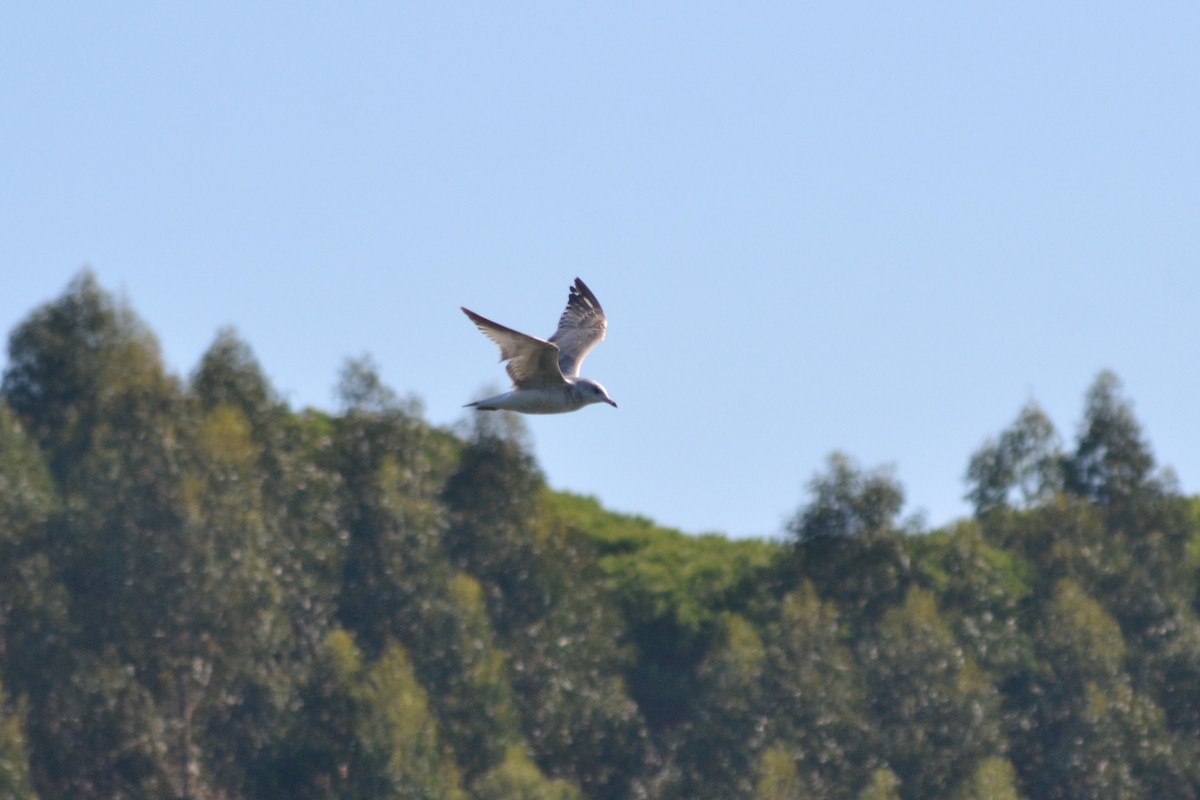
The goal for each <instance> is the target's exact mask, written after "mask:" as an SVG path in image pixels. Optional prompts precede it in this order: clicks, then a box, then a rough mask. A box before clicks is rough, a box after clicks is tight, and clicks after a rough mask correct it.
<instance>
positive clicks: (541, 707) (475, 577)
mask: <svg viewBox="0 0 1200 800" xmlns="http://www.w3.org/2000/svg"><path fill="white" fill-rule="evenodd" d="M9 356H10V357H9V363H8V366H7V369H6V371H5V374H4V377H3V382H2V386H0V684H2V686H3V689H2V690H0V796H3V797H18V798H27V797H28V798H32V797H36V796H41V797H72V798H83V800H90V799H91V798H129V799H130V800H134V798H144V797H175V798H188V800H204V799H205V798H228V800H265V799H266V798H278V797H288V798H297V800H326V799H327V798H454V799H455V800H464V798H467V797H471V798H478V799H479V800H483V799H484V798H488V800H491V798H507V797H511V798H547V799H553V800H576V798H579V799H580V800H582V798H590V799H592V800H601V799H603V800H627V799H628V800H633V799H634V798H641V799H643V800H696V799H697V798H699V799H701V800H702V799H703V798H721V799H722V800H725V799H726V798H731V797H757V798H785V797H786V798H813V799H814V800H853V798H871V799H872V800H887V799H888V798H897V799H898V798H904V800H916V799H917V798H925V797H950V798H955V799H956V800H968V799H969V800H975V799H976V798H999V799H1000V800H1017V799H1018V798H1028V799H1029V800H1041V799H1042V798H1050V799H1052V800H1058V799H1059V798H1062V799H1063V800H1066V799H1067V798H1092V797H1170V798H1183V800H1188V799H1189V798H1193V799H1194V798H1197V797H1198V796H1200V767H1198V766H1197V765H1198V764H1200V744H1197V742H1200V713H1198V712H1197V704H1196V702H1195V698H1196V697H1197V696H1200V613H1198V612H1200V600H1198V598H1200V591H1198V590H1197V586H1198V585H1200V583H1198V581H1197V577H1198V576H1200V555H1198V553H1200V544H1198V543H1200V500H1197V499H1196V498H1186V497H1182V496H1180V495H1179V494H1178V491H1177V489H1176V488H1175V487H1174V485H1173V484H1172V482H1171V481H1170V480H1169V479H1167V478H1166V477H1165V476H1163V475H1162V474H1161V473H1160V474H1157V475H1156V474H1155V473H1154V459H1153V455H1152V454H1151V452H1150V450H1149V447H1148V445H1147V443H1146V441H1145V438H1144V437H1143V435H1142V433H1141V427H1140V425H1139V424H1138V422H1137V420H1136V419H1135V418H1134V417H1133V414H1132V406H1131V404H1130V403H1129V402H1128V401H1127V400H1125V399H1123V397H1122V396H1121V395H1120V392H1119V384H1118V383H1117V381H1116V379H1115V377H1113V376H1112V375H1110V374H1108V373H1103V374H1101V375H1100V376H1099V378H1098V379H1097V381H1096V383H1095V384H1094V385H1093V386H1092V387H1091V389H1090V390H1089V391H1088V393H1087V396H1086V400H1085V408H1084V413H1083V422H1082V424H1081V426H1080V432H1079V436H1078V438H1077V440H1076V442H1075V449H1074V451H1073V452H1070V453H1064V452H1061V451H1060V449H1059V443H1058V440H1057V438H1056V436H1055V434H1054V430H1053V427H1052V426H1051V425H1050V424H1049V421H1048V420H1047V419H1046V418H1045V415H1044V414H1043V413H1042V412H1041V411H1040V410H1038V408H1037V407H1036V406H1035V405H1032V404H1031V405H1029V406H1027V407H1026V408H1025V409H1023V410H1022V411H1021V413H1020V414H1019V415H1018V417H1017V419H1016V420H1015V422H1014V423H1013V424H1012V426H1010V427H1009V428H1008V429H1007V430H1005V431H1003V432H1002V433H1001V434H1000V435H999V436H998V437H997V438H995V439H993V440H990V441H989V442H987V443H985V445H984V446H983V447H982V448H981V449H980V450H979V451H978V452H977V453H976V454H975V455H974V456H973V457H972V458H971V460H970V463H969V465H968V468H967V483H968V491H969V497H970V498H971V499H972V501H973V502H974V503H975V505H976V511H977V514H976V516H975V518H974V519H971V520H964V521H960V522H958V523H955V524H953V525H950V526H948V527H947V528H946V529H944V530H938V531H932V532H930V531H924V530H921V529H920V526H919V524H918V523H914V522H900V521H898V519H897V515H898V514H899V512H900V508H901V505H902V502H903V497H904V493H903V489H902V487H901V486H900V485H899V483H898V482H897V481H896V479H895V478H894V476H893V474H892V473H891V472H890V471H889V470H873V471H872V470H866V471H864V470H862V469H860V468H859V467H858V466H857V465H855V464H854V462H853V461H851V460H850V459H849V458H847V457H845V456H841V455H834V456H832V457H831V458H830V461H829V463H828V465H827V468H826V471H825V472H824V473H823V474H821V475H818V476H817V477H816V478H814V479H813V480H812V482H811V483H810V486H809V489H810V491H809V495H808V497H807V498H806V502H805V503H804V505H802V506H801V508H800V509H799V510H798V511H797V512H796V514H795V515H794V517H793V519H792V522H791V524H790V525H789V526H788V530H789V532H790V534H791V537H790V540H789V541H787V542H786V543H773V542H763V541H746V540H743V541H729V540H727V539H725V538H724V537H721V536H716V535H707V536H696V537H693V536H685V535H683V534H681V533H679V532H676V531H671V530H668V529H664V528H661V527H659V526H656V525H654V524H653V523H652V522H651V521H649V520H647V519H644V518H640V517H630V516H625V515H618V514H612V513H610V512H608V511H606V510H605V509H604V508H603V507H602V506H601V505H600V504H599V503H598V502H597V501H596V500H594V499H591V498H585V497H578V496H572V495H567V494H563V493H560V492H555V491H552V490H550V489H549V488H548V487H547V486H546V483H545V480H544V479H543V477H542V475H541V473H540V471H539V469H538V466H537V463H536V461H535V460H534V459H533V457H532V456H531V455H530V452H529V449H528V446H527V443H526V439H525V436H524V434H523V431H522V429H521V427H520V424H519V420H516V419H515V418H512V417H508V416H504V415H496V416H490V417H489V416H480V417H478V418H477V419H476V424H475V426H474V428H472V429H471V430H470V432H469V433H468V434H465V435H463V434H457V433H455V432H452V431H448V430H442V429H437V428H434V427H432V426H430V425H429V424H428V423H427V422H425V421H424V420H423V419H422V418H421V411H420V406H419V404H418V403H417V402H416V401H414V400H412V399H404V398H401V397H400V396H399V395H398V394H397V393H396V392H394V391H393V390H392V389H390V388H389V387H387V386H386V385H385V384H384V382H383V381H382V379H381V377H380V376H379V374H378V372H377V370H376V368H375V367H374V365H373V364H372V363H371V362H370V360H369V359H368V358H360V359H355V360H352V361H350V362H348V363H347V365H346V368H345V370H344V371H343V375H342V379H341V386H340V390H339V393H340V401H341V402H340V408H339V410H338V411H337V412H336V413H326V412H322V411H317V410H312V409H309V410H305V411H299V412H297V411H293V410H292V409H290V408H289V407H288V406H287V404H286V403H285V402H284V401H283V400H282V399H281V398H280V397H279V395H278V394H277V392H276V391H275V390H274V389H273V388H272V387H271V385H270V383H269V381H268V380H267V379H266V377H265V374H264V372H263V370H262V369H261V367H260V366H259V364H258V363H257V361H256V360H255V358H254V355H253V353H252V351H251V349H250V347H249V346H248V345H247V344H245V343H244V342H242V341H241V340H240V339H238V337H237V336H236V334H235V333H234V332H233V331H231V330H222V331H221V332H219V333H218V335H217V336H216V338H215V340H214V342H213V344H212V346H211V347H210V348H209V350H208V351H207V352H206V353H205V354H204V355H203V356H202V358H201V360H200V363H199V365H198V366H197V367H196V369H195V371H194V372H192V374H191V376H190V379H189V380H188V381H187V382H186V383H185V382H181V381H179V380H178V379H176V378H175V377H173V376H171V375H170V374H168V373H167V372H166V371H165V370H164V368H163V365H162V361H161V358H160V357H159V354H158V347H157V344H156V343H155V341H154V338H153V336H152V335H151V334H150V333H149V332H148V331H147V330H146V328H145V326H144V325H143V324H142V323H141V322H140V321H139V320H138V319H137V317H136V316H135V315H134V314H133V312H132V311H131V310H130V309H129V308H128V307H127V306H126V305H125V304H124V303H122V302H120V301H119V300H117V299H114V298H113V297H111V296H110V295H108V294H107V293H106V292H104V291H103V290H102V289H101V288H100V287H99V286H98V284H97V282H96V280H95V278H94V277H93V276H92V275H91V274H89V273H86V272H85V273H82V274H81V275H80V276H79V277H78V278H76V279H75V280H74V281H72V283H71V284H70V285H69V286H68V287H67V289H66V291H65V292H64V293H63V295H62V297H60V298H58V299H56V300H54V301H52V302H50V303H48V304H46V305H45V306H42V307H41V308H39V309H37V310H35V311H34V313H33V314H31V315H30V317H29V318H28V319H27V320H25V321H24V322H23V323H22V324H21V325H19V326H18V327H17V328H16V329H15V330H14V331H13V333H12V336H11V338H10V340H9Z"/></svg>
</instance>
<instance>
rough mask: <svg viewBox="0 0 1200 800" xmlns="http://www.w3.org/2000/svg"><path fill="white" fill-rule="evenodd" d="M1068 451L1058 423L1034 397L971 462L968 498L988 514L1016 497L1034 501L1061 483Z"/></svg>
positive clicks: (981, 512)
mask: <svg viewBox="0 0 1200 800" xmlns="http://www.w3.org/2000/svg"><path fill="white" fill-rule="evenodd" d="M1063 461H1064V457H1063V455H1062V454H1061V452H1060V450H1059V445H1058V434H1057V433H1056V432H1055V430H1054V424H1053V423H1051V422H1050V419H1049V417H1047V416H1046V414H1045V412H1043V411H1042V409H1041V408H1040V407H1038V405H1037V404H1036V403H1033V402H1031V403H1029V404H1028V405H1026V406H1025V407H1024V408H1023V409H1021V413H1020V414H1019V415H1017V419H1016V421H1015V422H1013V424H1012V425H1011V426H1010V427H1009V428H1008V429H1007V430H1005V431H1004V432H1003V433H1002V434H1000V438H999V439H998V440H996V441H990V440H989V441H988V442H987V443H986V444H984V446H983V447H982V448H980V449H979V450H978V451H977V452H976V453H975V454H974V455H973V456H971V461H970V463H969V464H968V465H967V483H968V485H969V486H970V487H971V488H970V491H969V492H967V499H969V500H970V501H971V502H972V503H973V504H974V505H975V513H976V514H977V515H980V516H982V515H984V514H986V513H988V512H989V511H993V510H995V509H998V508H1006V507H1008V506H1009V505H1010V504H1012V503H1013V495H1016V496H1017V497H1018V498H1019V499H1020V501H1021V505H1023V506H1025V507H1029V506H1031V505H1033V504H1035V503H1038V502H1043V501H1045V500H1046V499H1047V498H1049V497H1052V496H1053V495H1054V494H1055V493H1056V492H1057V491H1059V490H1060V489H1061V488H1062V482H1063V469H1064V463H1063Z"/></svg>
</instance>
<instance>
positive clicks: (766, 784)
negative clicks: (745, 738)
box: [754, 746, 811, 800]
mask: <svg viewBox="0 0 1200 800" xmlns="http://www.w3.org/2000/svg"><path fill="white" fill-rule="evenodd" d="M810 796H811V795H809V794H808V793H807V792H806V791H805V789H804V785H803V784H802V783H801V782H800V776H799V775H798V774H797V773H796V762H795V760H794V759H793V758H792V754H791V753H790V752H788V750H787V749H786V748H783V747H778V746H774V747H768V748H767V749H766V750H764V751H763V753H762V757H760V758H759V760H758V780H757V781H756V782H755V784H754V798H755V800H804V799H805V798H807V797H810Z"/></svg>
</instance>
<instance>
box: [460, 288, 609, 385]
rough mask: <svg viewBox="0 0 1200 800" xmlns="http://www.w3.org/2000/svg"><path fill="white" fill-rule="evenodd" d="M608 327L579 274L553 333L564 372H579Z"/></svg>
mask: <svg viewBox="0 0 1200 800" xmlns="http://www.w3.org/2000/svg"><path fill="white" fill-rule="evenodd" d="M476 324H478V323H476ZM607 328H608V320H607V319H606V318H605V316H604V309H603V308H601V307H600V301H599V300H597V299H596V295H594V294H592V290H591V289H589V288H588V287H587V284H585V283H584V282H583V281H581V280H579V278H576V279H575V285H574V286H572V287H571V289H570V294H568V295H567V308H566V310H565V311H563V313H562V316H561V317H559V319H558V330H556V331H555V332H554V335H553V336H551V337H550V343H552V344H556V345H558V367H559V369H560V370H561V371H562V374H563V375H565V376H566V377H568V378H575V377H578V376H579V365H580V364H582V363H583V359H584V358H586V357H587V354H588V353H590V352H592V348H593V347H595V346H596V345H598V344H600V342H602V341H604V331H605V330H606V329H607ZM485 333H486V331H485ZM538 341H541V340H540V339H539V340H538ZM510 370H511V367H510Z"/></svg>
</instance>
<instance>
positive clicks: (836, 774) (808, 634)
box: [763, 581, 870, 797]
mask: <svg viewBox="0 0 1200 800" xmlns="http://www.w3.org/2000/svg"><path fill="white" fill-rule="evenodd" d="M766 655H767V660H766V664H767V666H766V669H765V670H764V678H763V687H764V688H763V691H764V705H765V707H766V708H769V709H771V712H770V714H769V715H768V725H767V730H768V735H769V736H772V737H774V738H775V739H776V740H777V741H779V742H781V743H786V744H787V745H788V747H789V749H790V751H791V752H792V753H794V754H795V756H794V763H793V766H792V772H793V773H794V774H795V775H797V781H798V782H799V783H800V784H802V785H803V786H804V787H805V794H808V795H811V796H812V797H839V796H840V797H847V796H848V795H847V793H846V792H847V791H848V789H847V787H852V786H856V785H858V784H859V783H861V782H862V780H864V779H865V777H866V769H867V766H868V765H869V763H870V758H869V756H868V752H869V744H870V741H869V740H870V735H869V733H870V727H869V722H868V720H867V718H866V709H865V696H864V694H865V693H864V691H863V686H864V676H863V675H862V674H861V673H860V672H859V671H858V668H857V665H856V664H855V662H854V657H853V655H852V653H851V652H850V650H849V649H848V648H847V647H846V646H845V644H844V643H843V641H842V631H841V619H840V616H839V614H838V612H837V609H836V608H834V606H833V605H832V604H831V603H827V602H822V601H821V600H820V598H818V597H817V594H816V590H815V589H814V587H813V585H812V583H811V582H808V581H805V582H804V584H803V585H801V587H800V588H799V589H797V590H796V591H794V592H791V593H790V594H788V595H787V596H785V597H784V598H783V601H782V603H781V605H780V609H779V621H778V623H777V625H776V626H772V628H771V629H769V632H768V636H767V647H766Z"/></svg>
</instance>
